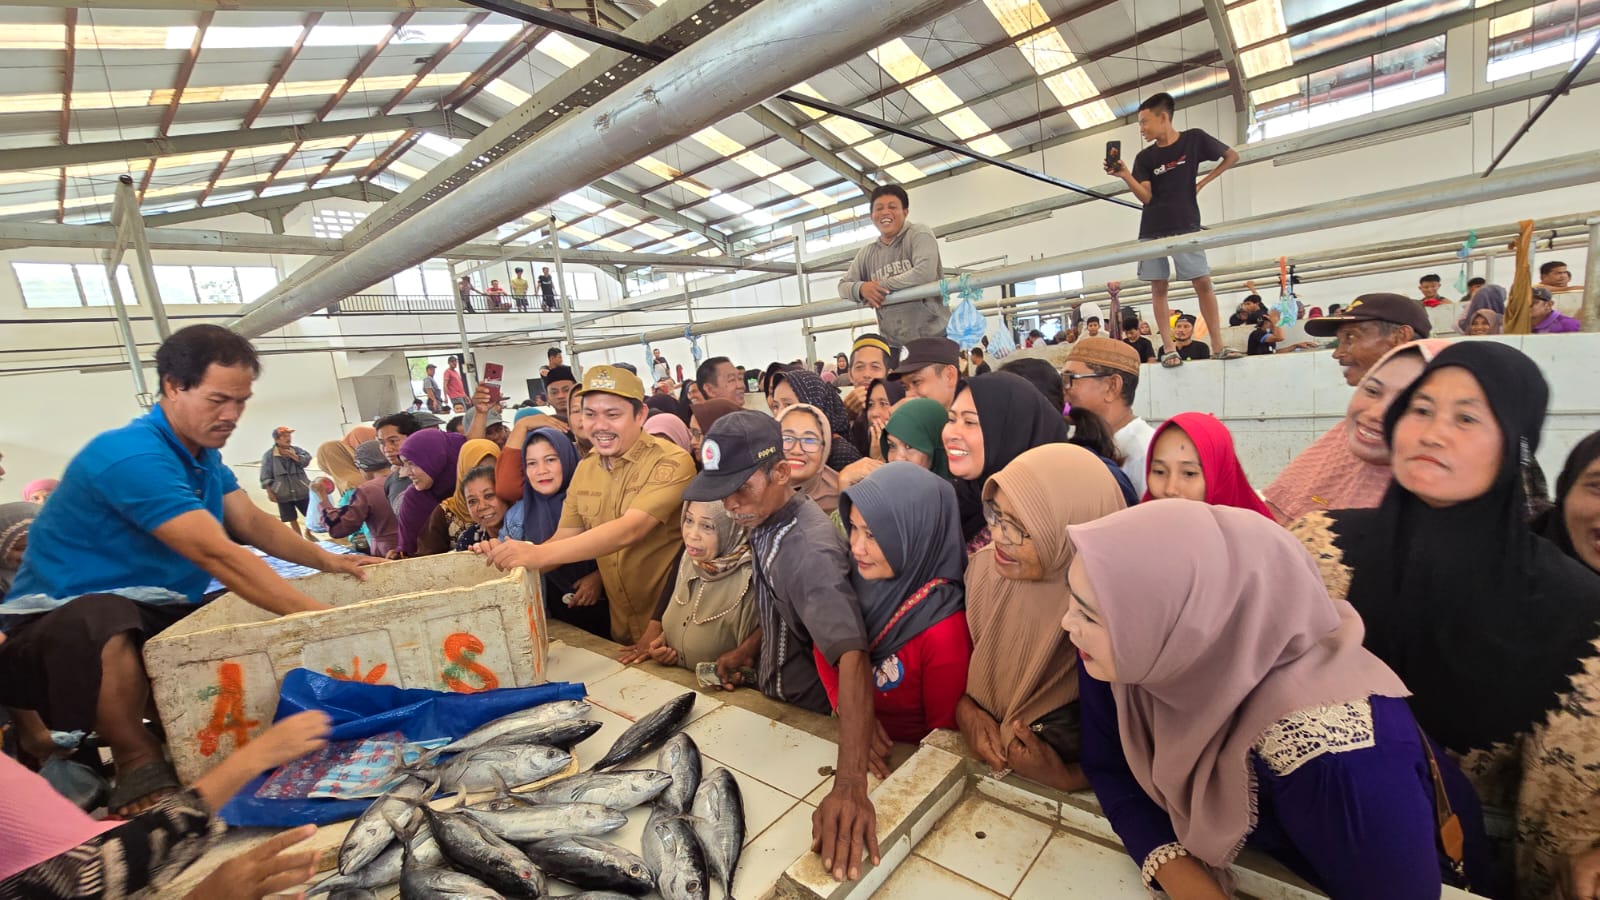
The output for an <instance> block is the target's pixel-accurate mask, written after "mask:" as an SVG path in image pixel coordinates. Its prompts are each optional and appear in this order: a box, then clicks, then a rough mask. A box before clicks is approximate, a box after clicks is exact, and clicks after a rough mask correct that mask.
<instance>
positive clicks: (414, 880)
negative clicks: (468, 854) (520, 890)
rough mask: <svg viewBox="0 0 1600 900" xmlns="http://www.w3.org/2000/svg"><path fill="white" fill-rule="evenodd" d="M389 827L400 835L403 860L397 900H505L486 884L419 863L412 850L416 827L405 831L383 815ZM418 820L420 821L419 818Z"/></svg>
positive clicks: (452, 870)
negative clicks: (402, 846)
mask: <svg viewBox="0 0 1600 900" xmlns="http://www.w3.org/2000/svg"><path fill="white" fill-rule="evenodd" d="M384 818H385V821H387V822H388V823H389V827H390V828H391V829H393V831H394V832H395V833H396V834H398V835H400V836H401V842H402V843H403V844H404V848H403V852H404V857H403V861H402V863H401V870H400V900H441V898H451V900H504V898H503V897H502V896H501V895H500V893H499V892H498V891H496V890H495V889H493V888H491V887H489V886H488V885H487V884H484V883H483V882H481V881H479V880H478V879H476V878H473V877H472V876H471V875H467V874H465V873H463V872H457V871H455V870H454V869H447V868H444V867H443V866H442V865H438V866H430V865H423V864H422V863H420V862H418V860H417V855H416V854H415V853H413V852H412V851H411V844H412V841H413V839H414V838H415V837H416V830H417V829H416V827H415V826H413V827H412V828H410V829H407V828H405V827H404V826H402V825H401V824H400V823H399V822H397V821H395V819H394V817H393V816H385V817H384ZM417 821H419V822H420V821H422V817H420V816H419V817H418V818H417Z"/></svg>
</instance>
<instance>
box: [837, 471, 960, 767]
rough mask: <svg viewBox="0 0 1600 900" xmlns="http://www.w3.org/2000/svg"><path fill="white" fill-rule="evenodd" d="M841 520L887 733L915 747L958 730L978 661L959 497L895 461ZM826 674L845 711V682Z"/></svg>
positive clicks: (845, 502)
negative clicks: (970, 668) (936, 733)
mask: <svg viewBox="0 0 1600 900" xmlns="http://www.w3.org/2000/svg"><path fill="white" fill-rule="evenodd" d="M839 517H840V519H841V520H842V521H843V522H844V524H845V530H846V532H847V533H848V534H849V536H850V557H851V561H852V564H853V571H852V572H851V582H852V583H853V584H854V585H855V589H856V597H857V599H858V601H859V602H860V604H861V618H862V620H863V621H864V622H865V624H866V626H867V628H866V631H867V639H868V641H869V645H868V655H869V656H870V657H871V659H872V667H873V682H874V685H875V687H876V688H877V691H876V695H875V706H876V709H877V714H878V724H879V725H881V726H882V727H883V730H884V732H885V733H886V734H887V735H888V736H889V737H890V739H892V740H895V741H903V742H907V743H915V742H917V741H920V740H922V739H923V738H924V737H926V736H927V734H928V732H930V731H932V730H933V729H935V728H954V727H955V725H956V704H957V703H958V702H959V701H960V700H961V697H962V695H963V694H965V693H966V690H967V664H968V661H969V660H970V659H971V656H972V638H971V637H970V636H969V635H968V634H967V614H966V611H965V608H964V607H965V602H966V591H965V587H964V586H963V584H962V578H963V575H964V569H965V567H966V558H967V555H966V553H965V552H964V551H963V550H962V545H961V514H960V512H959V510H958V508H957V505H956V493H955V489H954V488H952V487H951V486H950V482H949V481H947V480H945V479H943V478H940V477H939V476H937V475H935V474H933V473H932V472H929V471H928V470H927V469H924V468H922V467H921V466H918V465H917V464H915V463H908V462H892V463H889V464H887V465H885V466H883V467H881V468H879V469H877V470H875V471H873V473H872V474H871V475H868V476H867V477H866V478H865V479H863V480H862V481H860V482H858V483H857V484H855V485H854V486H852V487H850V488H849V489H848V490H846V491H844V493H842V494H841V495H840V496H839ZM817 669H818V671H819V672H820V673H821V675H822V683H823V686H824V687H826V688H827V691H828V699H829V700H830V701H832V702H834V703H835V704H837V703H838V697H839V676H838V673H837V672H836V671H834V669H833V668H832V667H831V666H829V665H828V663H827V661H826V660H824V659H823V658H822V657H821V656H820V655H817Z"/></svg>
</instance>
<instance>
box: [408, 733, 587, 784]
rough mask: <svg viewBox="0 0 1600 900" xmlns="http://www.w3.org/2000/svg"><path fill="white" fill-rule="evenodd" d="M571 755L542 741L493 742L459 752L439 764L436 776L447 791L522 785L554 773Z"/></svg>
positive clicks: (570, 759) (570, 760) (562, 766)
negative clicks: (540, 742)
mask: <svg viewBox="0 0 1600 900" xmlns="http://www.w3.org/2000/svg"><path fill="white" fill-rule="evenodd" d="M571 762H572V754H570V753H568V752H566V751H565V750H559V749H557V748H555V747H551V746H548V745H545V744H505V745H500V744H493V745H490V746H487V747H479V748H478V749H476V750H470V751H468V752H466V753H461V754H458V755H457V756H456V757H455V758H454V759H452V760H450V761H449V762H448V763H445V764H444V765H442V766H440V767H439V769H438V772H437V776H436V777H437V778H438V779H439V781H440V782H441V783H442V784H443V785H444V787H445V788H446V790H447V791H448V792H452V793H461V792H463V791H466V792H472V793H478V792H482V791H491V790H494V789H495V788H496V787H498V786H499V784H501V783H505V784H510V785H522V784H527V783H529V782H531V781H538V780H539V779H541V778H546V777H548V776H551V775H554V774H555V773H557V772H559V771H561V770H562V769H565V768H566V767H567V765H568V764H569V763H571Z"/></svg>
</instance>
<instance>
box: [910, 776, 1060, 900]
mask: <svg viewBox="0 0 1600 900" xmlns="http://www.w3.org/2000/svg"><path fill="white" fill-rule="evenodd" d="M1050 832H1051V828H1050V826H1049V825H1046V824H1045V823H1043V822H1041V821H1039V820H1038V819H1034V818H1030V817H1028V816H1025V815H1023V814H1022V813H1019V812H1016V811H1015V810H1012V809H1008V808H1006V807H1004V806H1001V805H1000V804H998V803H995V802H994V801H992V800H989V799H988V798H986V797H983V796H981V795H978V794H969V795H967V796H966V797H963V798H962V800H961V802H960V803H957V804H956V807H955V808H954V809H952V810H951V811H950V813H949V814H948V815H946V816H945V817H944V820H943V821H941V822H940V823H939V824H938V825H936V826H934V828H933V831H931V832H929V834H928V836H927V837H926V838H924V839H923V841H922V843H921V844H919V845H918V846H917V848H916V855H918V856H921V857H923V858H924V859H928V860H931V861H933V862H937V863H938V864H939V865H941V866H943V867H945V868H947V869H949V870H951V871H952V872H955V873H956V874H958V875H961V876H963V877H966V878H969V879H971V880H973V881H975V882H977V883H978V884H980V885H982V886H984V887H986V888H988V889H989V890H991V891H994V892H996V893H1000V894H1005V895H1007V896H1010V894H1011V892H1012V891H1014V890H1016V887H1017V885H1018V884H1019V883H1021V881H1022V876H1024V875H1025V874H1027V872H1028V868H1029V867H1030V866H1032V865H1033V861H1034V859H1035V858H1036V857H1037V856H1038V855H1039V851H1040V850H1041V849H1042V848H1043V847H1044V845H1045V842H1046V841H1048V840H1049V839H1050Z"/></svg>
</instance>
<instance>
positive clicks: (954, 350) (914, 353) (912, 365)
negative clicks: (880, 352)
mask: <svg viewBox="0 0 1600 900" xmlns="http://www.w3.org/2000/svg"><path fill="white" fill-rule="evenodd" d="M960 362H961V348H960V347H959V346H957V345H956V342H955V341H952V340H950V339H949V338H942V337H923V338H912V339H911V340H909V341H906V350H905V355H904V357H903V358H902V359H901V361H900V365H899V366H898V367H897V368H896V369H895V370H894V371H893V372H890V373H889V380H890V381H898V380H899V379H900V377H901V376H903V375H909V374H911V373H912V372H915V371H916V370H918V369H925V368H927V367H928V366H932V365H941V366H954V365H959V364H960Z"/></svg>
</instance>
